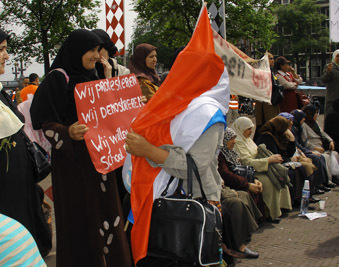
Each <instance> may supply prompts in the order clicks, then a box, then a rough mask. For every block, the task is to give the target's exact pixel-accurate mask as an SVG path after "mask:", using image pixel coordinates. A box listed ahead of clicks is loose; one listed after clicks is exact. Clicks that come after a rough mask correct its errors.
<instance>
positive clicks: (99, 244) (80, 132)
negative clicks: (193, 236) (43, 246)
mask: <svg viewBox="0 0 339 267" xmlns="http://www.w3.org/2000/svg"><path fill="white" fill-rule="evenodd" d="M101 44H102V43H101V40H100V39H99V38H98V36H97V35H95V34H94V33H92V32H90V31H88V30H75V31H73V32H72V33H71V34H70V35H69V36H68V38H67V39H66V41H65V42H64V44H63V45H62V47H61V49H60V51H59V52H58V54H57V56H56V58H55V60H54V62H53V64H52V66H51V70H52V71H51V72H50V73H49V74H48V75H47V76H46V78H45V79H44V81H43V82H42V83H41V85H40V86H39V88H38V90H37V92H36V94H35V96H34V100H33V103H32V107H31V116H32V123H33V127H34V128H35V129H43V132H44V134H45V135H46V137H47V138H48V140H49V141H50V143H51V144H52V185H53V197H54V206H55V219H56V235H57V253H56V257H57V266H60V267H61V266H62V267H67V266H121V267H125V266H127V267H128V266H132V261H131V256H130V251H129V247H128V243H127V239H126V235H125V233H124V232H123V224H124V222H123V217H122V211H121V205H120V200H119V194H118V191H117V185H116V179H115V175H114V173H113V172H112V173H108V174H107V175H102V174H100V173H98V172H97V171H96V170H95V168H94V165H93V163H92V161H91V159H90V156H89V153H88V150H87V148H86V144H85V142H84V140H83V139H84V137H83V136H84V134H85V133H86V132H87V130H88V128H87V127H86V125H81V124H79V123H78V118H77V113H76V106H75V99H74V87H75V85H76V84H77V83H83V82H88V81H92V80H96V79H98V77H97V76H96V74H95V70H94V69H95V63H96V62H97V61H98V59H99V53H98V50H99V48H100V45H101ZM68 78H69V80H68Z"/></svg>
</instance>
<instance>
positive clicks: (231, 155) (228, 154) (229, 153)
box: [221, 127, 241, 166]
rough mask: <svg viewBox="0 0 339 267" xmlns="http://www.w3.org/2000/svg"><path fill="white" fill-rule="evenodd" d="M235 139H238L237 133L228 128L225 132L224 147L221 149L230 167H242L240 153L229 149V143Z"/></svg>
mask: <svg viewBox="0 0 339 267" xmlns="http://www.w3.org/2000/svg"><path fill="white" fill-rule="evenodd" d="M235 137H237V135H236V134H235V132H234V131H233V130H232V129H231V128H228V127H227V128H226V130H225V134H224V141H223V144H224V146H223V147H222V148H221V153H222V154H223V155H224V156H225V159H226V161H227V162H228V163H229V164H230V165H234V166H239V165H241V162H240V155H239V153H238V152H236V151H235V150H233V149H232V150H230V149H228V147H227V143H228V141H230V140H231V139H232V138H235Z"/></svg>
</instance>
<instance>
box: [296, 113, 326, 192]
mask: <svg viewBox="0 0 339 267" xmlns="http://www.w3.org/2000/svg"><path fill="white" fill-rule="evenodd" d="M291 114H292V115H293V117H294V118H293V126H292V130H291V131H292V133H293V135H294V137H295V144H296V146H297V148H299V149H300V150H301V151H302V152H303V153H304V154H305V156H306V157H308V158H310V159H312V162H313V164H314V165H315V166H316V167H317V169H316V170H315V171H314V183H315V187H316V188H315V192H314V193H315V194H323V193H324V191H327V192H328V191H331V189H330V188H328V187H326V186H324V184H327V181H328V176H327V170H326V168H327V167H326V160H325V157H324V156H322V155H321V154H319V153H315V152H312V151H311V150H309V149H308V148H307V147H306V146H305V142H304V141H303V139H302V136H303V134H304V133H303V127H302V125H303V123H304V121H305V116H306V114H305V112H303V111H302V110H300V109H295V110H293V111H292V112H291Z"/></svg>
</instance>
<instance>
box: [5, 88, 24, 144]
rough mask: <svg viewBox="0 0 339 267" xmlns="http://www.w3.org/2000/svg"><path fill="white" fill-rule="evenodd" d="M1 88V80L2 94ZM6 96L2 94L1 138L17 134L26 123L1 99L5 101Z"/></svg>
mask: <svg viewBox="0 0 339 267" xmlns="http://www.w3.org/2000/svg"><path fill="white" fill-rule="evenodd" d="M1 89H2V83H1V82H0V94H2V92H1ZM4 94H6V93H4ZM4 98H5V97H3V96H0V139H3V138H6V137H9V136H11V135H13V134H15V133H16V132H18V131H19V130H20V129H21V127H22V126H23V125H24V124H23V123H22V122H21V121H20V119H19V118H18V117H17V116H16V115H15V113H14V112H13V111H12V110H11V109H10V108H9V107H8V106H6V104H5V102H3V101H2V100H1V99H3V100H4V101H5V99H4Z"/></svg>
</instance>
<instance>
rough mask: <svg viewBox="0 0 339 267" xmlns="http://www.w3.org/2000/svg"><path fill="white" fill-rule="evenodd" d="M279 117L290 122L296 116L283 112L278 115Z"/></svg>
mask: <svg viewBox="0 0 339 267" xmlns="http://www.w3.org/2000/svg"><path fill="white" fill-rule="evenodd" d="M278 116H281V117H284V118H285V119H288V120H290V121H293V119H294V116H293V115H292V114H290V113H288V112H281V113H279V114H278Z"/></svg>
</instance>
